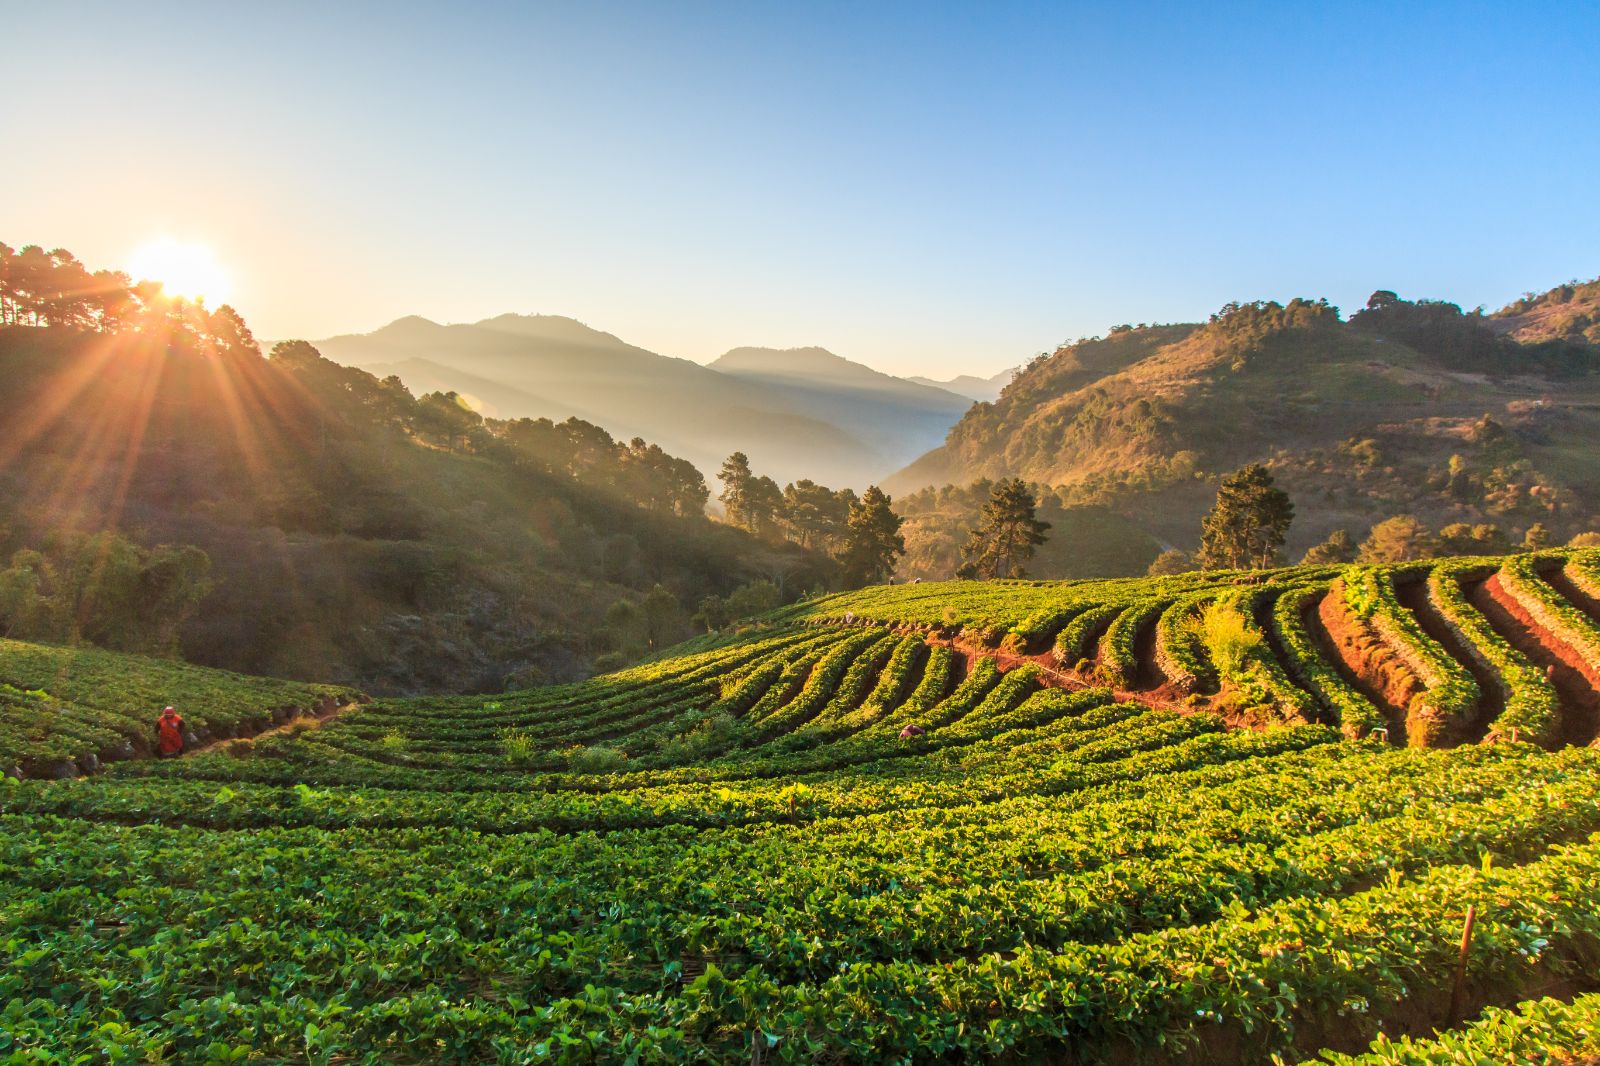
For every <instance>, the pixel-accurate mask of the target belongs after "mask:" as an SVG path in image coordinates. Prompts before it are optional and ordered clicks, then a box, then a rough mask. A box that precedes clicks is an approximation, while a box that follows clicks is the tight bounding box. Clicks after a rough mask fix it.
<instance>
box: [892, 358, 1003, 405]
mask: <svg viewBox="0 0 1600 1066" xmlns="http://www.w3.org/2000/svg"><path fill="white" fill-rule="evenodd" d="M1018 369H1019V368H1018V367H1012V368H1011V369H1009V370H1002V371H1000V373H998V374H996V375H994V376H993V377H989V378H980V377H978V376H977V375H975V374H957V375H956V376H955V377H953V378H950V379H949V380H948V381H936V380H935V379H933V378H925V377H918V376H916V375H913V376H911V377H908V378H906V380H907V381H915V382H916V383H917V384H918V385H931V386H933V387H934V388H936V389H943V390H945V391H946V392H953V393H955V394H956V395H957V396H965V397H966V398H967V399H969V400H975V401H977V402H979V403H993V402H994V401H995V400H998V399H999V398H1000V393H1001V391H1002V390H1004V389H1005V387H1006V386H1007V385H1009V384H1011V379H1012V378H1014V377H1016V376H1017V370H1018Z"/></svg>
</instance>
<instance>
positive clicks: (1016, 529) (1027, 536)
mask: <svg viewBox="0 0 1600 1066" xmlns="http://www.w3.org/2000/svg"><path fill="white" fill-rule="evenodd" d="M1037 508H1038V501H1036V500H1035V499H1034V496H1033V493H1032V491H1030V490H1029V488H1028V486H1027V485H1025V484H1024V483H1023V481H1022V479H1021V478H1018V477H1012V478H1005V479H1003V480H1002V481H1000V483H999V484H997V485H995V487H994V492H993V493H992V494H990V496H989V502H988V503H986V504H984V505H983V510H982V511H981V512H980V513H979V515H978V528H977V529H974V530H973V531H972V533H971V535H970V536H968V538H967V542H966V544H964V545H962V548H961V568H960V569H959V570H957V571H956V574H957V575H958V576H960V577H1025V576H1026V575H1027V571H1026V569H1025V566H1026V564H1027V562H1028V560H1029V559H1031V558H1033V549H1034V548H1036V547H1038V546H1039V545H1041V544H1043V543H1044V542H1045V532H1046V531H1047V530H1049V528H1050V523H1049V522H1041V521H1039V520H1038V519H1037V518H1036V517H1035V514H1036V512H1037Z"/></svg>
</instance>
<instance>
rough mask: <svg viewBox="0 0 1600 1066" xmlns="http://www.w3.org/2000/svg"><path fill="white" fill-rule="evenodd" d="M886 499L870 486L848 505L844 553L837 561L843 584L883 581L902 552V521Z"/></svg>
mask: <svg viewBox="0 0 1600 1066" xmlns="http://www.w3.org/2000/svg"><path fill="white" fill-rule="evenodd" d="M891 502H892V501H890V499H889V497H888V496H887V495H886V494H885V493H884V491H883V490H882V489H880V488H878V486H876V485H873V486H872V487H871V488H869V489H867V491H866V492H864V493H862V494H861V499H860V500H858V501H857V502H855V503H853V504H851V505H850V517H849V519H848V520H847V523H846V528H847V532H846V534H845V547H844V551H843V552H841V553H840V555H839V562H840V564H841V565H842V566H843V568H844V579H845V582H846V584H848V585H849V586H850V587H852V588H857V587H860V586H861V585H867V584H871V583H873V582H876V581H882V580H884V579H886V578H887V577H888V576H889V575H890V574H892V573H894V564H895V562H896V561H897V560H898V559H899V558H900V556H902V555H904V554H905V553H906V539H905V537H903V536H901V535H900V526H901V524H902V523H903V522H904V521H905V520H904V519H902V518H901V517H900V516H899V515H897V514H895V513H894V511H892V510H891V509H890V508H889V504H890V503H891Z"/></svg>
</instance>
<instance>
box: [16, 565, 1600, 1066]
mask: <svg viewBox="0 0 1600 1066" xmlns="http://www.w3.org/2000/svg"><path fill="white" fill-rule="evenodd" d="M1597 591H1600V552H1583V551H1578V552H1565V553H1545V554H1540V555H1525V556H1515V557H1511V558H1507V559H1492V560H1490V559H1485V560H1446V561H1440V562H1437V563H1434V564H1427V565H1416V566H1409V567H1389V568H1320V569H1316V568H1299V569H1292V570H1282V571H1270V572H1265V573H1211V574H1206V575H1189V576H1185V577H1181V578H1172V579H1161V580H1136V581H1105V582H1084V583H1046V582H990V583H980V582H963V583H952V584H925V585H915V586H904V585H903V586H895V587H877V588H872V589H865V590H861V591H860V592H856V593H846V594H840V595H837V596H832V597H826V598H822V599H819V600H813V601H809V602H806V603H804V604H801V605H798V606H796V607H792V608H786V609H784V610H782V611H780V612H777V613H775V614H773V615H770V616H767V617H766V619H765V620H764V621H762V622H761V623H760V624H758V625H753V626H749V627H746V628H745V629H744V630H743V631H741V632H737V633H732V632H730V633H727V634H724V635H721V636H715V637H705V638H701V639H700V640H699V641H697V642H694V643H691V644H689V645H685V646H682V647H680V648H678V649H675V650H673V651H672V652H669V653H667V654H665V655H663V656H662V657H660V658H658V659H657V660H656V661H654V662H652V663H649V664H647V665H643V666H639V667H635V668H632V669H630V670H626V671H623V672H620V673H616V674H610V675H606V676H603V677H599V678H595V679H593V680H590V681H587V682H584V683H581V684H578V685H571V686H563V687H555V688H546V689H538V690H530V691H526V692H521V693H516V694H511V695H507V696H504V697H498V698H494V699H485V698H484V697H454V698H430V699H420V700H383V701H379V702H377V703H374V704H371V705H369V706H367V707H364V708H360V709H354V710H351V711H349V712H348V713H345V714H344V715H342V716H341V717H338V718H336V719H335V720H333V721H330V722H327V723H325V724H322V725H321V726H320V728H316V727H309V726H308V727H306V728H301V729H291V730H290V731H287V732H283V733H280V734H276V735H272V736H268V737H263V738H260V739H258V740H255V741H254V742H251V741H240V742H237V743H234V744H231V745H224V746H222V747H219V748H217V749H215V750H212V751H210V752H207V753H205V754H201V755H197V756H192V757H188V758H185V759H182V760H178V761H153V760H138V761H130V762H126V763H121V764H118V765H116V766H114V767H112V768H111V769H110V770H109V771H108V772H105V773H102V774H99V775H97V776H94V777H88V778H83V779H79V780H71V781H13V782H9V783H7V784H4V785H0V823H3V826H4V832H3V833H0V864H3V868H4V869H5V870H6V871H7V877H6V879H5V882H4V888H3V889H0V944H3V945H5V952H6V956H7V958H6V960H5V961H6V965H5V966H3V967H0V1002H4V1003H6V1004H7V1005H6V1006H5V1007H4V1014H3V1020H4V1025H3V1026H0V1032H3V1034H4V1035H3V1036H0V1053H9V1054H11V1055H12V1056H14V1060H15V1061H18V1062H56V1061H61V1062H66V1061H118V1062H136V1061H218V1062H220V1061H249V1062H254V1061H260V1062H325V1063H335V1062H338V1063H346V1062H361V1063H433V1062H486V1061H494V1062H506V1063H524V1062H528V1063H531V1062H542V1061H559V1062H575V1063H577V1062H613V1061H616V1062H621V1061H632V1062H662V1063H667V1062H684V1061H727V1062H752V1061H753V1062H760V1063H770V1062H780V1061H782V1062H796V1063H810V1062H827V1061H836V1062H915V1061H978V1060H995V1061H1072V1062H1086V1063H1087V1062H1119V1063H1130V1062H1175V1061H1207V1062H1241V1063H1243V1062H1250V1063H1255V1062H1261V1063H1265V1062H1268V1061H1271V1057H1272V1056H1273V1055H1274V1054H1277V1055H1281V1056H1283V1057H1284V1058H1285V1060H1286V1061H1294V1060H1299V1059H1304V1058H1306V1057H1309V1056H1312V1055H1314V1054H1315V1053H1317V1052H1318V1051H1319V1050H1326V1051H1327V1052H1328V1053H1329V1054H1332V1053H1334V1052H1340V1053H1348V1054H1357V1053H1362V1052H1365V1051H1366V1049H1367V1045H1368V1042H1369V1041H1371V1040H1373V1039H1374V1038H1375V1037H1377V1036H1378V1035H1379V1034H1380V1033H1381V1034H1385V1035H1386V1036H1387V1037H1388V1038H1393V1039H1396V1040H1398V1039H1401V1038H1407V1037H1409V1038H1413V1040H1414V1043H1411V1044H1405V1045H1389V1044H1383V1045H1379V1046H1378V1047H1377V1048H1376V1049H1375V1050H1374V1051H1373V1052H1372V1055H1373V1056H1374V1057H1373V1058H1371V1059H1369V1060H1363V1061H1372V1062H1400V1061H1404V1062H1429V1061H1438V1062H1445V1061H1501V1059H1498V1058H1496V1057H1495V1056H1497V1055H1502V1054H1509V1053H1511V1052H1513V1051H1515V1050H1516V1049H1518V1048H1526V1047H1533V1046H1537V1045H1538V1044H1539V1043H1540V1042H1541V1041H1543V1042H1544V1044H1545V1045H1548V1044H1549V1042H1550V1041H1551V1040H1553V1039H1559V1040H1562V1041H1563V1042H1565V1043H1567V1044H1568V1045H1569V1046H1571V1047H1573V1048H1578V1047H1580V1046H1581V1045H1582V1042H1583V1041H1584V1040H1590V1039H1592V1024H1593V1018H1594V1011H1595V1007H1594V1000H1593V997H1592V996H1587V997H1586V996H1584V995H1583V993H1589V992H1594V991H1596V986H1597V982H1596V974H1595V969H1594V944H1595V943H1596V942H1597V940H1596V938H1597V937H1600V913H1597V912H1596V910H1595V908H1594V906H1593V885H1594V883H1595V880H1596V878H1597V877H1600V749H1596V748H1595V747H1593V746H1589V745H1590V742H1591V741H1593V739H1594V737H1595V733H1596V726H1597V718H1596V714H1595V708H1596V702H1595V694H1596V692H1597V691H1600V685H1597V682H1600V678H1596V677H1595V676H1594V674H1593V670H1594V664H1595V663H1596V662H1600V655H1597V654H1596V651H1597V650H1600V628H1597V625H1600V622H1597V619H1600V614H1597V613H1596V609H1597V607H1600V600H1597V599H1596V597H1595V593H1596V592H1597ZM1208 607H1209V608H1210V609H1208ZM1195 618H1200V619H1203V621H1202V622H1199V623H1196V622H1194V621H1192V619H1195ZM26 654H29V652H28V649H25V648H18V647H14V646H8V647H0V668H4V666H5V664H6V662H7V660H8V659H9V658H11V657H15V656H21V655H26ZM147 665H148V664H145V663H142V662H140V661H136V660H129V661H128V663H127V670H128V672H129V674H130V676H133V677H137V676H138V675H139V673H140V672H141V671H142V670H144V669H146V667H147ZM1091 680H1092V681H1093V682H1095V683H1094V684H1089V683H1088V682H1090V681H1091ZM1402 695H1406V696H1408V697H1409V698H1408V699H1407V701H1406V703H1405V705H1404V706H1400V705H1399V704H1398V703H1397V701H1398V699H1399V698H1400V697H1401V696H1402ZM911 726H915V727H917V729H916V730H908V728H907V727H911ZM1385 729H1386V730H1387V733H1386V734H1385V733H1382V732H1379V730H1385ZM918 730H920V732H919V731H918ZM1513 730H1515V733H1514V734H1513ZM1513 736H1515V739H1513ZM1491 739H1492V740H1495V741H1498V742H1496V743H1487V742H1482V741H1487V740H1491ZM1530 741H1533V742H1534V743H1530ZM1469 906H1470V907H1472V908H1473V909H1474V914H1475V927H1474V929H1475V932H1474V935H1473V938H1472V940H1471V943H1470V950H1469V952H1468V957H1467V968H1466V980H1465V982H1464V983H1463V984H1462V985H1461V986H1460V988H1459V990H1457V991H1459V993H1460V1000H1459V1003H1458V1004H1457V1013H1456V1015H1455V1016H1450V1015H1449V1010H1450V1000H1451V995H1452V991H1453V987H1452V986H1453V977H1452V975H1453V972H1454V968H1455V965H1456V960H1457V952H1458V947H1459V940H1460V935H1461V928H1462V921H1463V915H1464V912H1465V911H1466V909H1467V908H1468V907H1469ZM91 974H92V975H93V978H92V980H90V979H87V975H91ZM1539 996H1554V997H1556V998H1555V999H1554V1000H1546V1001H1542V1002H1538V1003H1530V1004H1528V1005H1527V1006H1526V1007H1522V1008H1517V1006H1516V1005H1517V1004H1519V1003H1520V1002H1521V1001H1523V1000H1528V999H1530V998H1534V997H1539ZM1486 1007H1487V1008H1493V1009H1492V1010H1491V1011H1490V1013H1487V1014H1482V1015H1481V1016H1480V1012H1482V1011H1484V1009H1485V1008H1486ZM1436 1029H1444V1030H1447V1032H1446V1033H1445V1034H1444V1035H1442V1036H1440V1035H1436V1033H1435V1030H1436ZM1586 1034H1588V1035H1586ZM1395 1048H1401V1049H1402V1050H1398V1051H1397V1050H1395ZM1461 1049H1467V1050H1469V1051H1470V1050H1472V1049H1478V1050H1479V1051H1481V1053H1482V1055H1483V1056H1485V1057H1484V1058H1479V1059H1462V1058H1460V1057H1459V1055H1460V1054H1462V1053H1463V1052H1462V1050H1461ZM1452 1055H1456V1056H1458V1057H1455V1058H1452V1057H1451V1056H1452ZM80 1056H81V1058H80ZM1190 1056H1193V1057H1192V1058H1191V1057H1190Z"/></svg>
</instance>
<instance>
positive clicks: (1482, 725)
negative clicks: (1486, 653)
mask: <svg viewBox="0 0 1600 1066" xmlns="http://www.w3.org/2000/svg"><path fill="white" fill-rule="evenodd" d="M1395 595H1396V596H1397V597H1398V598H1399V600H1400V603H1401V604H1402V605H1403V606H1404V607H1405V608H1406V610H1408V611H1410V612H1411V613H1412V614H1413V615H1415V616H1416V619H1417V624H1418V625H1420V626H1422V631H1423V632H1424V633H1426V634H1428V636H1430V637H1432V638H1433V639H1434V640H1435V641H1437V642H1438V643H1439V646H1440V647H1442V648H1444V650H1445V651H1447V652H1449V653H1450V657H1451V658H1452V659H1454V660H1455V661H1456V662H1458V663H1460V664H1461V665H1462V666H1463V667H1464V668H1465V669H1466V671H1467V673H1469V674H1471V675H1472V680H1473V681H1474V682H1475V683H1476V684H1477V686H1478V703H1477V706H1475V707H1474V708H1473V709H1472V717H1471V719H1470V720H1469V721H1466V722H1460V723H1454V724H1453V725H1452V727H1451V728H1450V729H1449V735H1448V736H1447V738H1446V739H1447V740H1448V741H1449V742H1450V743H1451V744H1476V743H1477V742H1478V741H1480V740H1482V739H1483V738H1484V737H1485V736H1486V735H1487V734H1488V732H1489V723H1490V722H1493V721H1494V720H1495V719H1496V718H1499V717H1500V714H1501V712H1502V711H1504V710H1505V709H1506V694H1505V689H1503V688H1502V687H1501V682H1500V677H1499V675H1498V674H1496V673H1495V672H1494V671H1493V670H1491V669H1489V668H1488V667H1487V666H1485V665H1484V664H1483V663H1482V662H1481V661H1480V660H1479V659H1478V657H1477V656H1476V655H1474V654H1473V653H1472V649H1470V648H1468V647H1467V645H1466V642H1465V641H1463V640H1462V639H1461V637H1460V636H1458V635H1457V634H1456V632H1455V630H1453V629H1451V628H1450V626H1449V625H1447V624H1446V623H1445V620H1444V618H1443V616H1441V615H1440V614H1439V612H1438V611H1437V610H1436V609H1435V608H1434V606H1433V601H1432V600H1431V599H1429V598H1428V583H1427V582H1426V581H1408V582H1406V583H1404V584H1400V585H1396V586H1395Z"/></svg>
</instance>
